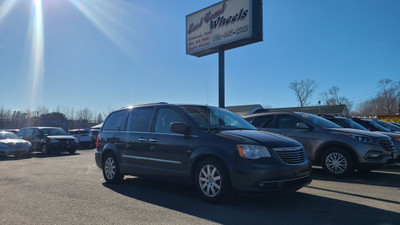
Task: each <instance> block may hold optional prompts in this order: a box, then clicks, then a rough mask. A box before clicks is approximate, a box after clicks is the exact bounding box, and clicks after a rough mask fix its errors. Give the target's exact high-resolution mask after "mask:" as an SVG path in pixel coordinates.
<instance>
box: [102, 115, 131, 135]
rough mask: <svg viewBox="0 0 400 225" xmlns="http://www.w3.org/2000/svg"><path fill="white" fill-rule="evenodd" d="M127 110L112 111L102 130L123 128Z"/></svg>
mask: <svg viewBox="0 0 400 225" xmlns="http://www.w3.org/2000/svg"><path fill="white" fill-rule="evenodd" d="M128 113H129V111H128V110H121V111H116V112H114V113H112V114H111V115H110V116H109V117H108V118H107V120H106V122H105V123H104V125H103V130H124V129H125V123H126V118H127V116H128Z"/></svg>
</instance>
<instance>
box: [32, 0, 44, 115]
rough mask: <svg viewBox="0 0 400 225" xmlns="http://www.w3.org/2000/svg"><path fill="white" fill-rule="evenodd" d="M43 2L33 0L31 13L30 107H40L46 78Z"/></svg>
mask: <svg viewBox="0 0 400 225" xmlns="http://www.w3.org/2000/svg"><path fill="white" fill-rule="evenodd" d="M43 32H44V31H43V11H42V0H33V5H32V12H31V33H30V37H31V53H30V66H29V68H30V72H31V73H30V74H31V79H32V89H31V101H30V107H31V108H34V107H36V106H37V105H38V103H39V99H40V97H41V96H40V95H41V92H42V89H43V76H44V35H43Z"/></svg>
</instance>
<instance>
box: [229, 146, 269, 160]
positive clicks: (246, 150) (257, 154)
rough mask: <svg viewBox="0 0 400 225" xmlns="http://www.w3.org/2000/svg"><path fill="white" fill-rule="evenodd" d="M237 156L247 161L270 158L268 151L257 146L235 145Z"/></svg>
mask: <svg viewBox="0 0 400 225" xmlns="http://www.w3.org/2000/svg"><path fill="white" fill-rule="evenodd" d="M236 148H237V150H238V151H239V155H240V156H242V157H243V158H247V159H259V158H262V157H266V158H268V157H271V154H270V153H269V151H268V149H267V148H266V147H264V146H259V145H236Z"/></svg>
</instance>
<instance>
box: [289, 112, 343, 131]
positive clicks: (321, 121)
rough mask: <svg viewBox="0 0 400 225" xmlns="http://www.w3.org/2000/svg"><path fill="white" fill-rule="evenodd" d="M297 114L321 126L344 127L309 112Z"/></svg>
mask: <svg viewBox="0 0 400 225" xmlns="http://www.w3.org/2000/svg"><path fill="white" fill-rule="evenodd" d="M297 114H298V115H300V116H301V117H303V119H305V120H307V121H308V122H310V123H312V124H315V125H317V126H320V127H322V128H343V127H341V126H339V125H337V124H336V123H334V122H331V121H329V120H326V119H324V118H321V117H319V116H315V115H312V114H308V113H297Z"/></svg>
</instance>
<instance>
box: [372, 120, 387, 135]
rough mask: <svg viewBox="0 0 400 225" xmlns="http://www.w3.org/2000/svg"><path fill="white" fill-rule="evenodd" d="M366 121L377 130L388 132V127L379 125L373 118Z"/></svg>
mask: <svg viewBox="0 0 400 225" xmlns="http://www.w3.org/2000/svg"><path fill="white" fill-rule="evenodd" d="M367 123H370V124H371V125H372V126H374V127H375V128H376V129H377V130H379V131H382V132H390V130H389V129H387V128H385V127H383V126H381V125H380V124H378V123H377V122H375V121H373V120H369V121H367Z"/></svg>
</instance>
